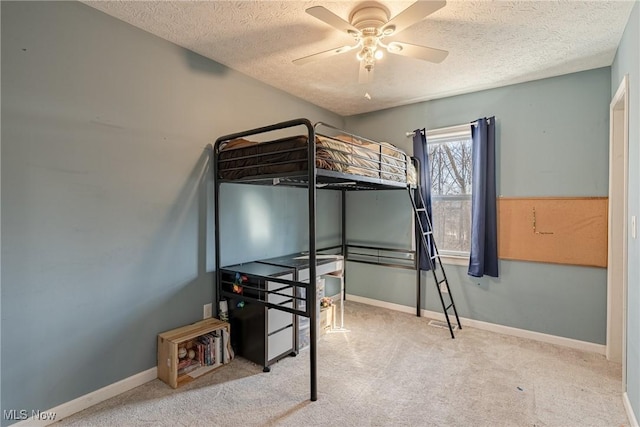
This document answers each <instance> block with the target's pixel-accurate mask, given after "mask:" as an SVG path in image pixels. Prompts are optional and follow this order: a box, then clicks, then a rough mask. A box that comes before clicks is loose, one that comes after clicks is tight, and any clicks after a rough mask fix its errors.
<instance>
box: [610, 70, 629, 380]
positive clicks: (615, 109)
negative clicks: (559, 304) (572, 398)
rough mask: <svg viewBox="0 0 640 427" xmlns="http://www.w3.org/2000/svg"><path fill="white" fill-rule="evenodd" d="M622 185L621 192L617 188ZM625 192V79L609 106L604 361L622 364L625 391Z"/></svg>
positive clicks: (626, 179) (627, 114)
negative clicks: (605, 336)
mask: <svg viewBox="0 0 640 427" xmlns="http://www.w3.org/2000/svg"><path fill="white" fill-rule="evenodd" d="M620 184H622V188H620ZM628 191H629V77H628V75H625V76H624V77H623V79H622V81H621V82H620V85H619V86H618V90H617V91H616V93H615V95H614V96H613V98H612V99H611V103H610V104H609V220H608V221H609V227H608V237H609V238H608V248H607V253H608V262H607V344H606V356H607V359H608V360H612V361H614V362H619V363H622V388H623V391H626V388H627V380H626V377H627V375H626V359H627V356H626V355H627V281H628V277H627V275H628V259H627V256H628V248H627V239H628V238H627V233H628V224H627V223H628V216H629V214H628Z"/></svg>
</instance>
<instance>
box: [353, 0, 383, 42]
mask: <svg viewBox="0 0 640 427" xmlns="http://www.w3.org/2000/svg"><path fill="white" fill-rule="evenodd" d="M349 21H351V25H353V26H354V27H356V28H357V29H358V30H360V31H361V32H362V33H363V34H365V35H380V34H378V32H380V29H381V28H382V26H383V25H384V24H386V23H387V22H388V21H389V11H388V10H387V8H385V7H384V6H382V5H381V4H379V3H371V2H369V3H365V4H363V5H361V6H360V7H358V8H357V9H355V10H354V11H353V12H351V15H350V16H349Z"/></svg>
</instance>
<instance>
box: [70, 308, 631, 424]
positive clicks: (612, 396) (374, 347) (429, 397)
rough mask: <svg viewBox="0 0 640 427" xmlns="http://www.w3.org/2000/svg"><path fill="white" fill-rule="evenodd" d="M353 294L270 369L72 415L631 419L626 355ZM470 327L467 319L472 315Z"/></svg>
mask: <svg viewBox="0 0 640 427" xmlns="http://www.w3.org/2000/svg"><path fill="white" fill-rule="evenodd" d="M427 323H428V319H424V318H418V317H415V316H412V315H410V314H404V313H398V312H394V311H389V310H385V309H381V308H376V307H370V306H366V305H363V304H358V303H353V302H347V304H346V308H345V327H346V328H348V329H349V332H339V333H331V334H327V335H324V336H323V337H322V338H321V340H320V343H319V346H318V347H319V350H318V375H319V379H318V400H317V401H316V402H310V401H309V353H308V351H305V352H302V353H301V354H300V355H299V356H298V357H295V358H286V359H284V360H282V361H280V362H279V363H277V364H276V365H274V366H273V367H272V370H271V372H270V373H266V374H265V373H262V368H261V367H260V366H256V365H254V364H252V363H250V362H247V361H246V360H244V359H240V358H236V359H235V360H234V361H232V363H231V364H229V365H227V366H224V367H222V368H220V369H218V370H217V371H214V372H213V373H211V374H209V375H206V376H203V377H201V378H199V379H197V380H196V381H194V382H192V383H190V384H188V385H186V386H185V387H183V388H180V389H178V390H173V389H171V388H170V387H169V386H167V385H166V384H164V383H163V382H161V381H159V380H155V381H152V382H150V383H147V384H145V385H143V386H140V387H138V388H135V389H133V390H131V391H129V392H126V393H124V394H122V395H120V396H117V397H115V398H113V399H110V400H108V401H105V402H103V403H100V404H98V405H96V406H93V407H91V408H89V409H87V410H85V411H83V412H80V413H78V414H76V415H74V416H72V417H69V418H67V419H65V420H62V421H61V422H60V423H59V424H60V425H63V426H129V425H130V426H271V425H273V426H315V425H324V426H383V425H384V426H580V427H582V426H616V427H617V426H622V425H625V426H628V425H629V421H628V420H627V417H626V415H625V412H624V407H623V405H622V399H621V368H620V365H616V364H612V363H609V362H607V361H606V360H605V358H604V357H603V356H600V355H596V354H591V353H585V352H581V351H576V350H571V349H567V348H563V347H558V346H554V345H550V344H543V343H539V342H535V341H528V340H524V339H520V338H514V337H509V336H504V335H499V334H495V333H491V332H485V331H481V330H478V329H473V328H465V329H463V330H462V331H458V332H457V336H456V339H455V340H452V339H451V338H450V337H449V332H448V331H447V330H445V329H440V328H436V327H433V326H429V325H428V324H427ZM463 327H464V325H463Z"/></svg>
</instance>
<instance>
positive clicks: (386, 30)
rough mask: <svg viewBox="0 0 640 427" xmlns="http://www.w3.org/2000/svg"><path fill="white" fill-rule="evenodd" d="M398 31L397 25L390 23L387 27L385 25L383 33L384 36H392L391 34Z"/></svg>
mask: <svg viewBox="0 0 640 427" xmlns="http://www.w3.org/2000/svg"><path fill="white" fill-rule="evenodd" d="M395 31H396V26H395V25H388V26H386V27H384V29H383V30H382V35H383V36H385V37H386V36H390V35H391V34H393V33H394V32H395Z"/></svg>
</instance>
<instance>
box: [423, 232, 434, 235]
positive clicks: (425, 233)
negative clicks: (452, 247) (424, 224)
mask: <svg viewBox="0 0 640 427" xmlns="http://www.w3.org/2000/svg"><path fill="white" fill-rule="evenodd" d="M422 234H424V235H425V236H426V235H427V234H433V231H424V232H423V233H422Z"/></svg>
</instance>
